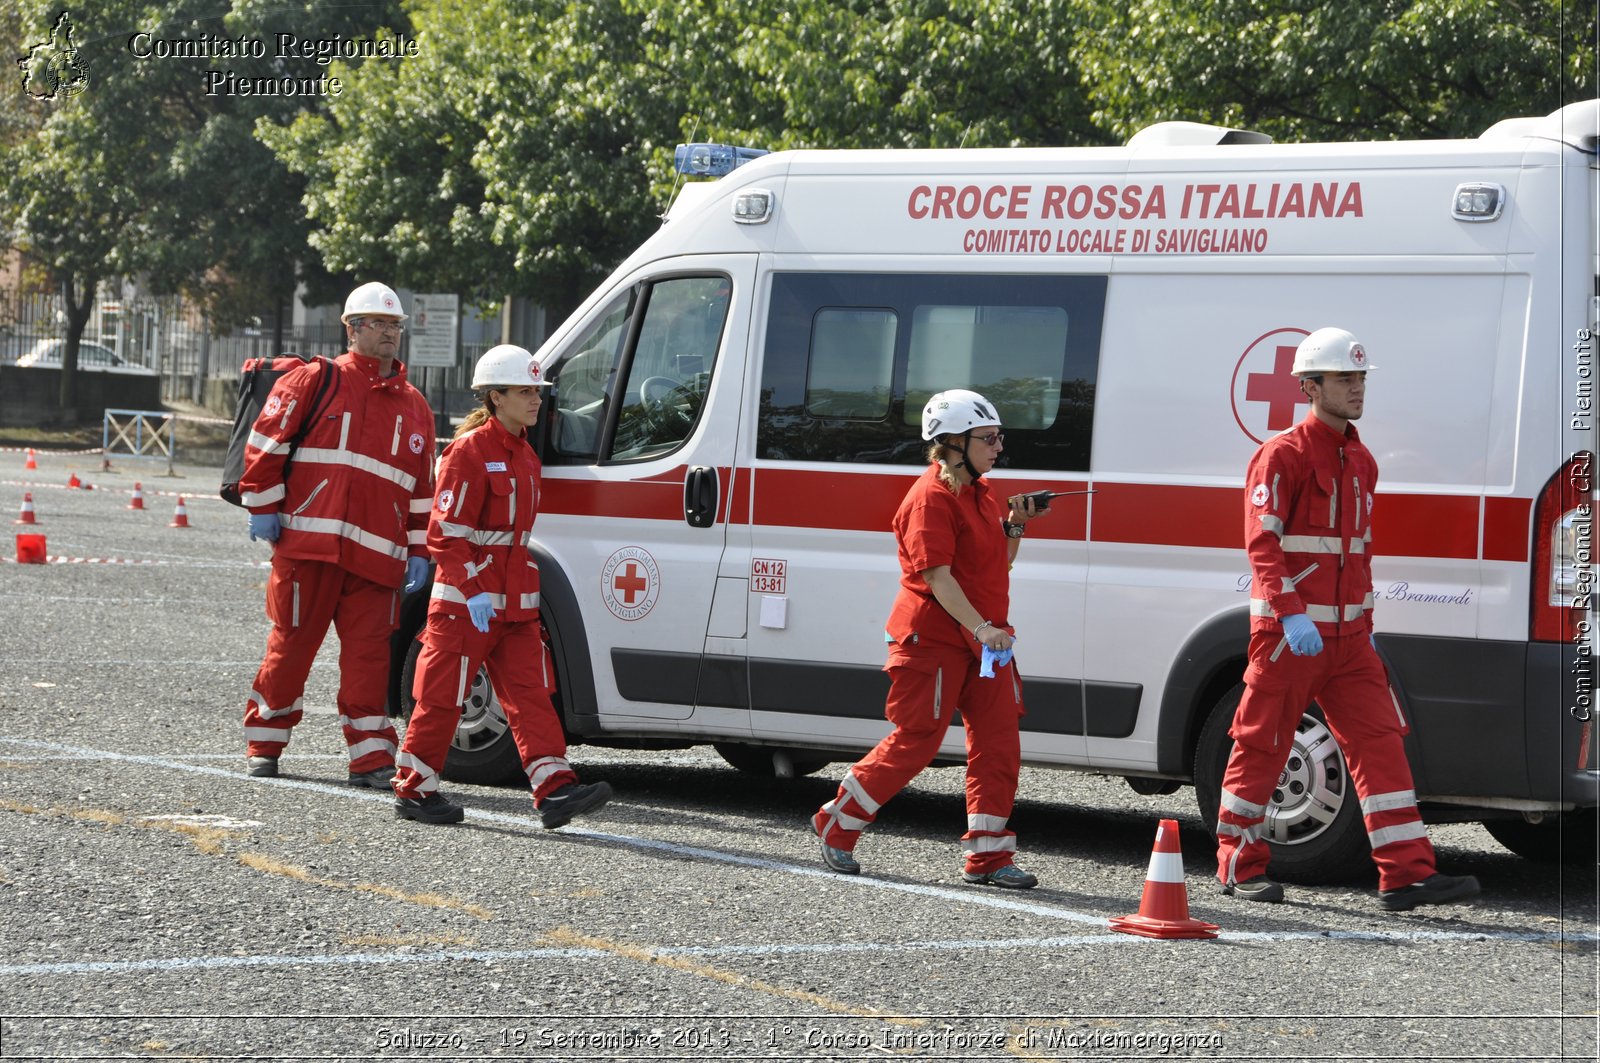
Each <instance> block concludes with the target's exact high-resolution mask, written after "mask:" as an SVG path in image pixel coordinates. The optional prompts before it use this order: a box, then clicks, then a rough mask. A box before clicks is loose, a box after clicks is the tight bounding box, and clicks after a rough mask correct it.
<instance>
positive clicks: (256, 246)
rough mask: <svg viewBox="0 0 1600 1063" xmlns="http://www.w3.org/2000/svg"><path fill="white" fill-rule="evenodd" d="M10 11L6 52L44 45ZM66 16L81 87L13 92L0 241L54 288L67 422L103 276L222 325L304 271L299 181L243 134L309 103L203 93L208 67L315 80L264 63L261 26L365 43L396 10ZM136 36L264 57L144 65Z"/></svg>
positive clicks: (295, 61)
mask: <svg viewBox="0 0 1600 1063" xmlns="http://www.w3.org/2000/svg"><path fill="white" fill-rule="evenodd" d="M7 10H8V11H14V12H15V13H16V17H15V18H14V19H0V28H4V29H6V30H8V31H9V32H12V33H17V34H20V35H21V38H20V40H18V41H17V43H16V46H15V48H14V52H15V53H16V54H30V55H31V54H33V53H31V52H30V51H29V46H30V45H31V44H33V43H34V42H37V41H45V40H50V39H51V33H52V29H53V28H54V27H55V26H56V23H55V22H53V21H50V20H51V19H54V18H56V17H57V13H56V11H55V10H54V9H53V8H50V7H48V6H47V5H46V3H44V2H43V0H10V6H9V7H8V9H7ZM68 17H69V20H70V24H71V29H72V40H71V44H72V45H73V46H74V49H75V51H74V55H75V58H74V62H75V64H76V68H77V69H81V70H82V71H83V72H85V73H86V74H87V83H86V84H85V85H83V86H82V87H81V91H76V92H75V93H73V94H71V95H66V94H57V95H56V97H55V98H43V99H30V98H28V97H26V96H23V95H22V94H21V93H18V96H19V97H21V103H22V106H24V107H27V108H29V111H28V116H27V118H26V119H23V121H25V122H27V123H28V125H29V129H28V133H27V135H25V136H16V137H5V136H0V190H3V195H0V233H3V234H4V235H5V237H6V242H7V243H8V244H9V245H10V246H13V247H16V248H19V249H21V250H23V251H25V252H27V254H28V255H29V256H30V258H32V259H33V260H35V261H37V262H39V263H40V264H41V265H43V266H44V267H46V268H47V269H48V270H49V271H50V273H51V274H52V275H53V276H54V278H55V280H56V282H57V284H58V285H59V286H60V289H61V293H62V298H63V303H64V308H65V312H66V317H67V321H66V332H67V336H66V338H67V346H66V351H65V354H64V357H63V366H62V374H61V392H60V405H61V407H62V410H63V412H64V414H65V415H66V416H69V417H70V416H72V411H73V410H74V408H75V406H76V368H77V351H78V343H79V341H80V340H81V338H82V335H83V332H84V329H85V326H86V325H87V323H88V319H89V314H90V311H91V309H92V307H93V301H94V294H95V290H96V288H97V286H98V285H99V283H100V282H101V281H103V280H106V279H109V278H114V277H135V276H137V277H140V278H141V279H142V280H143V281H144V283H145V284H146V285H147V286H148V287H149V288H150V289H151V290H152V291H154V292H156V293H157V294H174V293H183V294H185V295H188V296H190V297H192V298H193V299H195V300H197V301H198V302H199V303H200V304H201V306H202V307H203V308H204V310H205V312H206V313H207V315H208V316H209V318H210V319H211V321H212V324H213V327H215V328H218V329H223V328H227V327H230V326H231V325H233V324H235V323H238V322H240V321H242V320H245V319H247V318H249V317H251V316H254V315H255V314H257V313H259V312H261V310H262V309H263V307H265V306H277V305H280V304H281V303H282V302H283V301H285V300H286V299H287V298H288V297H289V296H290V295H292V293H293V291H294V286H295V283H296V279H297V267H298V266H301V265H302V264H307V263H310V264H313V265H315V263H314V262H313V259H314V256H313V255H312V254H311V253H310V252H309V250H308V247H307V243H306V238H307V234H308V231H309V226H308V224H307V222H306V219H305V217H304V212H303V210H302V208H301V207H300V202H299V201H300V197H301V191H302V189H301V183H300V182H299V180H298V179H296V178H294V177H293V176H292V175H290V174H289V173H288V171H287V170H286V169H285V168H284V167H283V166H282V165H281V164H279V163H278V162H277V160H276V158H275V157H274V156H273V155H272V154H271V152H269V151H268V150H266V148H265V147H264V146H263V145H262V144H261V143H260V142H259V141H258V140H257V139H256V137H255V123H256V122H257V120H258V119H264V120H267V121H286V120H288V118H289V117H290V116H291V115H292V114H293V113H294V112H296V111H298V110H303V109H305V108H306V107H308V106H315V98H314V97H310V98H308V97H304V96H283V95H276V96H274V95H245V94H240V93H229V92H219V91H215V90H214V87H213V91H208V85H207V82H206V81H205V78H204V75H205V73H206V71H208V70H212V69H220V70H225V71H227V72H232V73H234V74H235V75H236V76H238V77H240V78H252V77H283V76H290V77H315V76H316V75H317V74H319V73H321V72H322V70H323V68H322V67H321V66H319V65H318V64H317V62H316V61H315V59H314V58H309V57H289V58H286V59H285V58H281V57H279V56H277V55H275V54H274V48H273V44H274V43H275V42H274V40H273V38H272V33H273V32H274V31H276V30H279V29H285V28H291V27H292V29H293V30H294V31H295V32H297V33H298V34H300V35H301V36H303V37H308V38H316V37H325V36H332V35H334V34H341V33H342V34H344V35H346V36H352V35H353V36H362V37H365V36H371V35H372V33H373V32H374V30H375V28H381V27H382V26H383V25H384V24H385V20H387V21H388V22H390V23H395V22H397V23H398V24H400V25H404V17H403V15H402V14H401V13H400V12H399V11H398V9H397V8H396V6H395V5H394V4H393V3H388V2H383V3H371V4H366V5H361V6H357V7H339V8H334V9H328V8H327V5H321V4H316V3H313V2H310V0H305V2H302V3H299V4H285V3H269V2H267V0H235V4H234V6H233V7H232V8H226V9H223V10H222V11H221V12H219V11H218V10H217V5H216V4H215V3H214V2H210V0H168V2H164V3H141V2H139V0H103V2H101V3H98V4H95V5H93V6H92V7H85V8H83V9H82V10H74V11H71V12H70V13H69V16H68ZM141 31H143V32H148V33H150V34H152V35H153V36H156V37H160V38H163V39H175V40H197V39H200V38H202V37H203V36H205V35H217V36H225V37H232V38H237V37H240V36H244V37H246V38H251V39H257V38H264V43H265V47H264V49H263V51H264V52H265V54H264V55H263V56H262V57H260V58H250V57H246V58H237V57H228V58H215V59H205V58H197V59H187V58H171V57H165V58H163V57H156V56H148V57H143V58H141V57H140V56H138V55H136V54H135V52H134V50H133V48H132V47H131V38H132V37H133V35H134V34H135V33H138V32H141ZM32 69H38V67H37V65H35V66H33V67H32ZM32 69H30V73H31V72H32ZM5 128H7V127H6V126H0V132H3V130H4V129H5ZM278 317H279V319H280V320H281V317H282V315H281V314H280V315H278Z"/></svg>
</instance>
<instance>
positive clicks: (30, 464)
mask: <svg viewBox="0 0 1600 1063" xmlns="http://www.w3.org/2000/svg"><path fill="white" fill-rule="evenodd" d="M22 467H23V468H24V469H37V468H38V467H39V462H38V460H37V459H35V458H34V454H33V448H32V447H29V448H28V460H27V461H25V462H23V463H22Z"/></svg>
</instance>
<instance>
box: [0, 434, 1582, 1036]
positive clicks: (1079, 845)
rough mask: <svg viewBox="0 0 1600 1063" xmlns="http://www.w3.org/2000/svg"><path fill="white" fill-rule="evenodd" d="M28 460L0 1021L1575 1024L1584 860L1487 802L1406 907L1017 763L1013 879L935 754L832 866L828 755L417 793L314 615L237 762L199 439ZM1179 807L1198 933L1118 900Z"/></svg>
mask: <svg viewBox="0 0 1600 1063" xmlns="http://www.w3.org/2000/svg"><path fill="white" fill-rule="evenodd" d="M38 463H39V468H38V469H37V470H31V471H30V470H24V468H23V464H24V459H23V455H22V454H21V453H18V452H16V451H14V450H0V513H3V514H4V519H6V520H10V519H13V518H14V517H15V516H16V514H17V513H18V512H19V511H20V506H21V501H22V496H23V493H24V491H31V492H32V495H33V500H34V504H35V512H36V514H37V520H38V523H37V524H36V525H33V526H31V527H30V526H23V525H16V526H14V528H13V530H15V531H22V532H26V533H33V534H43V535H45V536H46V544H47V546H46V552H47V556H48V557H49V558H50V559H51V560H50V562H49V563H47V564H42V565H32V564H26V565H25V564H17V563H15V561H14V560H13V558H12V546H13V544H12V543H11V542H10V541H9V540H8V541H6V542H5V544H4V546H5V553H6V555H7V560H6V561H5V562H3V563H0V614H3V616H4V618H5V622H4V624H0V889H3V896H4V901H5V903H4V919H3V923H0V926H3V932H0V987H3V993H0V1012H3V1014H0V1058H4V1059H12V1058H16V1059H22V1058H54V1059H59V1058H67V1057H71V1058H106V1057H121V1056H139V1057H152V1058H168V1057H170V1058H180V1059H224V1058H225V1059H246V1058H248V1059H265V1058H301V1059H322V1058H342V1059H378V1058H386V1059H387V1058H407V1059H425V1058H433V1059H439V1058H451V1059H464V1058H486V1057H494V1058H507V1059H530V1060H563V1061H579V1060H599V1059H606V1060H615V1059H683V1060H687V1059H695V1060H714V1059H740V1060H764V1059H783V1060H789V1059H806V1060H829V1059H836V1060H864V1059H871V1060H878V1059H885V1058H890V1059H892V1058H910V1059H981V1060H988V1059H1001V1060H1010V1059H1026V1060H1049V1059H1122V1060H1127V1059H1183V1058H1201V1059H1227V1060H1256V1059H1272V1060H1296V1059H1318V1060H1325V1059H1383V1060H1392V1059H1408V1060H1429V1059H1450V1060H1457V1059H1493V1060H1550V1059H1565V1058H1573V1059H1594V1058H1596V1057H1597V1044H1600V1027H1597V1018H1596V1014H1597V1013H1596V1006H1597V1005H1596V995H1597V994H1596V982H1597V961H1596V930H1597V924H1596V876H1595V874H1594V871H1593V869H1588V868H1586V869H1573V868H1560V867H1555V866H1551V865H1540V864H1535V863H1531V862H1528V861H1525V860H1523V859H1520V858H1518V857H1515V856H1513V855H1511V854H1510V853H1508V852H1506V851H1505V850H1503V849H1502V848H1501V847H1500V846H1499V845H1498V844H1497V843H1495V842H1494V841H1493V839H1491V838H1490V837H1489V835H1488V834H1487V832H1485V831H1484V830H1483V829H1482V828H1481V827H1480V826H1478V825H1476V824H1460V825H1449V826H1439V827H1435V828H1434V829H1433V837H1434V840H1435V844H1436V846H1437V847H1438V850H1439V854H1440V862H1441V865H1442V867H1443V868H1444V869H1445V870H1447V871H1450V872H1453V873H1471V874H1475V875H1477V876H1478V877H1479V878H1480V879H1481V880H1482V881H1483V886H1484V896H1483V898H1482V899H1481V900H1480V901H1478V902H1477V903H1474V904H1467V905H1453V906H1448V907H1440V908H1434V909H1427V908H1425V909H1419V910H1418V911H1416V912H1413V913H1405V914H1393V913H1385V912H1383V911H1381V910H1379V909H1378V907H1377V905H1376V894H1375V891H1374V888H1373V883H1372V882H1370V881H1368V882H1362V883H1356V884H1353V885H1344V886H1326V887H1290V889H1289V898H1288V902H1287V903H1285V904H1283V905H1278V906H1267V905H1252V904H1249V903H1246V902H1242V901H1238V900H1235V899H1231V898H1225V897H1220V896H1217V895H1215V894H1214V893H1212V891H1211V886H1210V883H1211V878H1210V872H1211V865H1212V863H1213V857H1212V846H1211V844H1210V840H1209V838H1208V836H1207V835H1206V833H1205V831H1204V830H1203V829H1202V826H1201V823H1200V821H1199V817H1198V814H1197V812H1196V810H1195V806H1194V796H1193V793H1192V791H1190V790H1189V789H1183V790H1180V791H1178V792H1177V793H1175V794H1172V795H1170V796H1165V797H1144V796H1139V795H1136V794H1134V793H1133V792H1132V791H1131V790H1129V789H1128V788H1127V786H1126V785H1125V784H1124V783H1123V782H1122V781H1121V780H1117V779H1109V778H1101V777H1095V776H1089V775H1083V774H1079V773H1072V772H1056V771H1043V770H1034V769H1028V770H1025V772H1024V775H1023V779H1022V785H1021V798H1020V800H1019V803H1018V808H1017V812H1016V815H1015V816H1014V818H1013V821H1012V822H1013V825H1014V827H1015V829H1016V830H1017V832H1018V835H1019V842H1020V848H1021V854H1020V857H1019V863H1022V864H1023V865H1024V866H1025V867H1027V868H1028V869H1029V870H1031V871H1033V872H1035V873H1036V874H1037V875H1038V876H1039V878H1040V882H1041V885H1040V886H1039V888H1038V889H1035V890H1032V891H1027V892H1003V891H999V890H996V889H993V888H991V887H976V886H970V885H966V884H964V883H963V882H962V881H961V876H960V846H959V844H958V843H957V840H956V839H957V838H958V837H959V836H960V834H961V832H962V830H963V828H964V810H963V808H962V803H961V797H960V795H961V788H962V776H961V772H960V769H959V768H938V769H933V770H930V771H929V772H927V773H924V775H923V776H921V777H920V778H919V779H918V780H917V782H916V783H914V784H913V786H912V787H911V788H910V789H908V790H907V791H906V792H905V793H904V794H903V795H902V796H900V797H899V798H897V799H896V800H895V801H894V802H893V803H892V804H890V805H889V806H887V807H886V809H885V811H884V813H883V815H882V816H881V817H880V821H879V824H878V825H877V826H875V827H874V828H873V829H872V830H871V831H870V832H869V833H868V834H867V836H866V837H865V838H864V839H863V842H862V845H861V847H860V849H859V850H858V852H857V856H858V857H859V858H860V860H861V862H862V863H863V865H864V866H865V869H866V870H865V873H864V874H863V875H861V876H860V877H857V878H850V877H844V876H839V875H836V874H833V873H830V872H828V871H826V870H824V869H823V868H822V867H821V865H820V862H819V861H818V859H817V850H816V842H815V840H814V838H813V837H812V836H811V835H810V833H809V831H808V829H807V825H806V822H807V817H808V815H809V814H810V813H811V811H812V810H814V809H815V808H816V806H817V805H818V804H819V803H821V802H822V801H823V800H825V799H826V798H827V797H828V796H830V795H831V793H832V791H833V788H834V785H835V783H836V781H837V777H838V774H839V772H841V771H842V770H843V765H834V766H832V767H830V768H828V769H825V770H824V771H823V772H821V773H819V774H818V775H816V776H813V777H809V778H802V779H794V780H775V779H760V778H755V777H752V776H748V775H742V774H740V773H738V772H736V771H734V770H733V769H732V768H730V767H728V766H727V765H725V764H724V763H723V762H722V761H721V760H720V758H718V757H717V756H716V754H715V753H714V752H712V751H711V750H710V748H709V747H697V748H695V749H691V750H681V751H668V752H633V751H618V750H611V749H602V748H594V747H586V746H578V747H574V748H573V750H572V751H571V754H570V755H571V759H572V760H573V762H574V763H575V765H576V766H577V768H578V770H579V771H580V773H581V774H582V776H583V778H584V779H585V781H595V780H601V779H604V780H606V781H608V782H610V783H611V785H612V786H613V787H614V788H615V790H616V797H615V798H614V799H613V801H612V803H611V804H610V805H609V806H608V807H607V808H606V809H604V810H603V811H602V812H601V813H599V814H597V815H595V816H593V817H589V818H585V819H581V820H577V821H574V823H573V824H572V825H570V826H568V827H566V828H563V829H561V830H559V831H545V830H543V829H541V828H540V826H539V823H538V819H537V817H536V816H535V814H534V811H533V807H532V803H531V801H530V800H529V798H528V795H527V793H526V792H525V791H518V790H516V789H511V788H500V789H496V788H482V787H470V786H462V785H453V786H448V787H447V789H448V792H449V793H450V794H451V795H452V796H453V797H454V798H456V799H457V800H459V801H461V802H462V803H464V804H465V805H466V806H467V808H468V814H467V819H466V822H465V823H463V824H461V825H459V826H447V827H437V826H424V825H420V824H416V823H412V822H409V821H400V820H397V819H396V818H395V817H394V816H393V813H392V809H391V804H392V802H391V799H390V798H389V797H388V796H387V795H385V794H382V793H374V792H372V791H366V790H355V789H352V788H350V787H348V786H347V785H345V782H344V779H345V757H344V754H343V741H342V739H341V737H340V734H339V728H338V726H337V723H336V721H335V710H334V692H335V688H336V685H337V669H336V668H335V666H334V655H335V652H336V640H335V639H334V638H333V637H332V636H331V635H330V637H329V640H328V645H327V646H325V647H324V651H323V653H322V654H321V656H320V657H319V658H318V661H317V664H316V666H315V667H314V668H313V670H312V676H311V683H310V686H309V688H308V690H307V693H306V705H307V714H306V719H305V721H304V722H303V723H302V724H301V725H300V726H299V727H298V728H297V729H296V731H295V735H294V740H293V744H292V745H291V747H290V749H289V751H288V752H287V753H286V755H285V757H284V759H283V768H284V771H285V776H284V777H283V778H280V779H277V780H259V779H251V778H249V777H247V776H246V775H245V773H244V762H243V752H244V744H243V737H242V734H241V723H240V719H241V714H242V712H243V707H244V699H245V695H246V694H247V692H248V690H249V684H250V680H251V678H252V676H253V674H254V671H255V669H256V667H257V665H258V663H259V658H260V654H261V651H262V647H263V645H264V640H265V636H266V630H267V622H266V619H265V616H264V614H263V611H262V600H263V591H264V587H265V579H266V574H267V573H266V562H267V559H268V548H267V547H266V545H265V544H261V543H252V542H250V541H249V540H248V537H247V535H246V532H245V519H244V514H243V511H241V510H238V509H236V508H234V507H232V506H229V505H227V504H226V503H223V502H221V501H220V500H217V498H216V496H215V490H216V486H217V470H215V469H209V468H201V467H190V466H179V467H178V469H177V472H178V476H176V477H169V476H167V475H166V474H165V473H166V467H165V464H164V463H161V464H160V465H156V464H155V463H150V464H149V465H144V464H143V463H140V462H137V461H133V460H131V459H122V460H118V459H113V468H112V469H111V470H109V471H106V470H102V468H101V465H100V459H99V457H98V456H95V455H57V454H50V453H41V454H40V455H39V458H38ZM73 474H76V475H77V476H78V477H79V479H80V481H82V482H84V483H87V484H89V485H90V486H91V487H92V489H88V490H86V489H84V488H83V487H79V488H68V487H67V486H66V484H67V481H68V478H69V476H71V475H73ZM135 481H139V482H140V483H142V488H143V495H144V498H145V507H146V508H145V509H143V510H142V511H141V510H134V509H129V508H128V504H129V501H130V500H131V497H132V491H133V485H134V483H135ZM179 494H182V495H184V496H185V504H186V510H187V517H188V523H189V527H187V528H174V527H171V526H170V524H171V522H172V520H173V513H174V509H175V506H176V502H177V497H178V495H179ZM1168 817H1170V818H1175V819H1177V820H1179V822H1180V825H1181V835H1180V836H1181V841H1182V848H1183V858H1184V864H1185V868H1186V872H1187V898H1188V904H1189V908H1190V912H1191V914H1192V915H1193V916H1195V917H1197V918H1199V919H1203V920H1207V921H1209V922H1211V923H1215V924H1217V925H1218V926H1219V927H1220V928H1221V933H1220V936H1219V937H1218V938H1217V939H1216V940H1210V941H1151V940H1146V939H1143V938H1138V937H1130V936H1127V935H1123V934H1117V933H1112V932H1110V931H1109V930H1108V928H1107V925H1106V920H1107V919H1108V918H1111V917H1114V916H1118V915H1126V914H1130V913H1133V912H1135V911H1137V910H1138V908H1139V904H1140V898H1141V893H1142V890H1143V886H1144V877H1145V872H1146V868H1147V865H1148V864H1149V858H1150V850H1151V844H1152V841H1153V838H1154V832H1155V827H1156V824H1157V822H1158V821H1159V820H1160V819H1162V818H1168Z"/></svg>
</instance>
